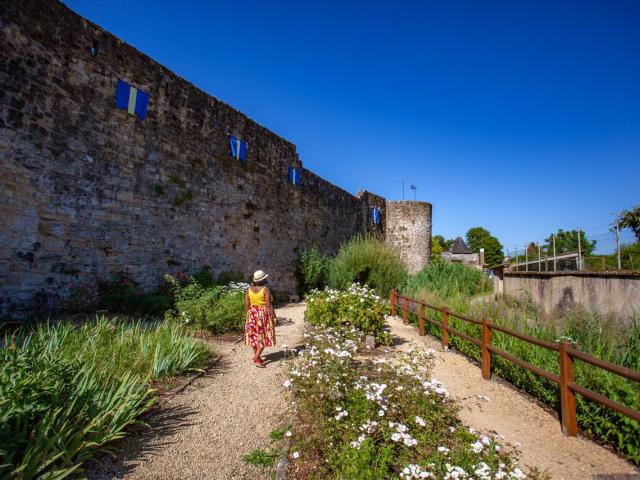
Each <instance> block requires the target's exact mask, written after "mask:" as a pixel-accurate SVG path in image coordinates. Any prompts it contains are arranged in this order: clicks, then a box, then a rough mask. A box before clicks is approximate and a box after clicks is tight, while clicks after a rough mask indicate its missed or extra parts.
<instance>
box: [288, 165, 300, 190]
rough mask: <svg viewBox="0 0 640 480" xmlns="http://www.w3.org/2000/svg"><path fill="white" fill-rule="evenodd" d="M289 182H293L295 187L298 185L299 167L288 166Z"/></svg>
mask: <svg viewBox="0 0 640 480" xmlns="http://www.w3.org/2000/svg"><path fill="white" fill-rule="evenodd" d="M289 183H293V184H294V185H295V186H296V187H299V186H300V169H299V168H294V167H289Z"/></svg>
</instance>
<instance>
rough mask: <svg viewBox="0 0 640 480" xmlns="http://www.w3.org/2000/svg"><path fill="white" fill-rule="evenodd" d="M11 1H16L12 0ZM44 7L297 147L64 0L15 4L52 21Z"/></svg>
mask: <svg viewBox="0 0 640 480" xmlns="http://www.w3.org/2000/svg"><path fill="white" fill-rule="evenodd" d="M5 1H6V0H4V1H2V2H0V5H3V4H4V3H5ZM8 3H9V4H10V5H11V4H12V3H14V2H12V1H11V0H9V1H8ZM17 3H19V5H17ZM43 7H52V8H56V9H58V10H59V11H58V12H56V14H57V15H61V16H66V17H67V18H70V19H71V20H72V21H75V22H79V23H81V25H82V29H83V30H85V31H88V32H89V33H90V34H93V35H96V34H99V35H100V36H102V37H103V39H104V40H106V41H115V42H117V44H118V47H119V48H124V49H127V50H129V51H130V52H131V53H132V54H134V55H136V56H138V57H140V58H141V60H142V61H144V62H148V63H151V64H153V65H154V66H156V67H158V68H160V69H161V70H162V72H163V73H164V74H166V75H167V76H168V77H171V78H172V79H173V80H175V81H176V82H178V83H181V84H183V85H184V87H185V88H188V89H191V90H195V91H196V92H197V93H199V94H201V95H204V96H206V97H207V98H209V99H211V100H213V101H214V102H216V103H217V104H219V105H220V106H221V107H223V108H226V109H228V110H231V111H233V112H235V113H236V114H237V115H240V116H241V117H243V118H244V119H246V121H247V122H250V123H252V124H253V125H255V126H256V127H257V128H258V129H259V130H262V131H263V132H265V133H267V134H269V135H271V136H273V137H275V139H278V140H279V141H281V142H283V143H285V144H288V145H289V146H290V147H292V148H293V149H294V150H296V145H295V143H293V142H291V141H290V140H287V139H286V138H284V137H282V136H281V135H279V134H277V133H275V132H274V131H272V130H270V129H269V128H267V127H265V126H264V125H262V124H261V123H259V122H257V121H255V120H253V119H252V118H251V117H249V116H248V115H247V114H246V113H243V112H241V111H240V110H238V109H237V108H235V107H233V106H232V105H230V104H228V103H226V102H225V101H223V100H220V99H219V98H217V97H215V96H214V95H212V94H210V93H208V92H206V91H204V90H203V89H202V88H200V87H198V86H197V85H195V84H194V83H192V82H191V81H189V80H187V79H186V78H184V77H182V76H180V75H179V74H177V73H175V72H174V71H172V70H171V69H170V68H168V67H166V66H164V65H163V64H161V63H160V62H158V61H156V60H154V59H153V58H151V57H150V56H149V55H147V54H146V53H144V52H142V51H140V50H139V49H137V48H136V47H134V46H133V45H131V44H129V43H127V42H126V41H124V40H123V39H121V38H119V37H118V36H117V35H114V34H113V33H111V32H110V31H108V30H105V29H104V28H102V27H101V26H100V25H98V24H96V23H94V22H92V21H91V20H89V19H87V18H86V17H83V16H82V15H80V14H79V13H77V12H75V11H74V10H72V9H71V8H70V7H68V6H67V5H65V4H64V3H62V2H61V1H59V0H28V1H25V2H24V3H22V2H16V6H14V8H18V9H19V10H20V11H21V16H22V17H33V15H34V14H35V15H38V17H40V18H42V21H43V22H45V21H46V22H50V21H51V20H50V19H49V18H47V17H46V12H44V8H43ZM0 10H5V9H0ZM8 10H9V9H6V10H5V12H6V11H8ZM9 12H10V10H9ZM0 17H4V18H7V19H9V20H11V21H16V20H18V18H19V17H15V16H12V15H11V13H8V14H6V13H5V14H4V15H3V14H1V13H0ZM51 17H52V18H53V17H54V16H51ZM20 25H21V26H23V27H24V26H25V24H24V23H20Z"/></svg>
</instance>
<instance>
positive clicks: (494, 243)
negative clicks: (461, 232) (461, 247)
mask: <svg viewBox="0 0 640 480" xmlns="http://www.w3.org/2000/svg"><path fill="white" fill-rule="evenodd" d="M466 238H467V246H468V247H469V249H470V250H471V251H472V252H474V253H480V249H481V248H484V263H485V265H499V264H502V260H503V259H504V252H503V251H502V244H501V243H500V242H499V241H498V239H497V238H496V237H494V236H493V235H491V232H489V230H487V229H486V228H482V227H474V228H470V229H469V231H468V232H467V235H466Z"/></svg>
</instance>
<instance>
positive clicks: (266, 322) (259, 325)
mask: <svg viewBox="0 0 640 480" xmlns="http://www.w3.org/2000/svg"><path fill="white" fill-rule="evenodd" d="M268 277H269V275H267V274H266V273H264V272H263V271H262V270H258V271H257V272H255V273H254V274H253V282H252V284H251V286H250V287H249V288H248V289H247V293H246V294H245V298H244V306H245V310H246V312H247V320H246V323H245V326H244V344H245V345H251V347H253V363H254V364H255V365H256V367H260V368H265V365H264V359H263V358H262V357H261V356H260V355H261V354H262V351H263V350H264V348H265V347H273V346H275V344H276V332H275V324H276V313H275V311H274V310H273V305H272V304H271V292H270V291H269V289H268V288H267V287H265V284H266V283H267V278H268Z"/></svg>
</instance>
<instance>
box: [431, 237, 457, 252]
mask: <svg viewBox="0 0 640 480" xmlns="http://www.w3.org/2000/svg"><path fill="white" fill-rule="evenodd" d="M453 242H454V241H453V240H445V238H444V237H443V236H442V235H434V236H433V237H431V256H432V257H439V256H440V255H442V252H444V251H445V250H446V249H448V248H449V247H450V246H451V245H452V244H453Z"/></svg>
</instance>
